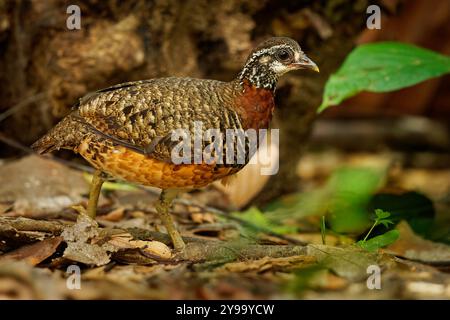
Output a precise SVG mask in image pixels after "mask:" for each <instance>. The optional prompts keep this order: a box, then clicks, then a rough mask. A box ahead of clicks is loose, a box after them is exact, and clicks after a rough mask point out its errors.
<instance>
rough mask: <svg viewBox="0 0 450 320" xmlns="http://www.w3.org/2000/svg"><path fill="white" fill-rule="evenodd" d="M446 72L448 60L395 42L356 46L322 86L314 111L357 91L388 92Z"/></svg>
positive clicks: (335, 103) (449, 70)
mask: <svg viewBox="0 0 450 320" xmlns="http://www.w3.org/2000/svg"><path fill="white" fill-rule="evenodd" d="M448 72H450V58H449V57H447V56H444V55H441V54H438V53H435V52H433V51H430V50H427V49H423V48H419V47H416V46H413V45H409V44H405V43H398V42H378V43H371V44H365V45H361V46H359V47H356V48H355V49H354V50H353V51H352V52H351V53H350V54H349V55H348V57H347V59H346V60H345V61H344V63H343V64H342V66H341V68H340V69H339V70H338V71H337V72H336V73H335V74H333V75H332V76H331V77H330V78H329V79H328V81H327V83H326V85H325V92H324V95H323V101H322V104H321V105H320V107H319V109H318V112H321V111H323V110H325V109H326V108H328V107H330V106H333V105H337V104H339V103H341V102H342V101H343V100H345V99H347V98H349V97H352V96H354V95H356V94H357V93H359V92H361V91H371V92H389V91H394V90H398V89H401V88H405V87H409V86H412V85H414V84H417V83H419V82H422V81H425V80H427V79H430V78H433V77H438V76H441V75H443V74H445V73H448Z"/></svg>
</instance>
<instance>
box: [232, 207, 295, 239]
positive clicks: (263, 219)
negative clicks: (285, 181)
mask: <svg viewBox="0 0 450 320" xmlns="http://www.w3.org/2000/svg"><path fill="white" fill-rule="evenodd" d="M232 215H233V216H236V217H238V218H240V219H242V220H244V221H248V222H250V223H251V224H252V225H254V226H256V227H259V228H261V229H264V230H268V231H272V232H275V233H279V234H287V233H295V232H296V231H297V228H296V227H294V226H285V225H279V224H277V223H275V222H273V221H271V220H270V219H269V218H268V217H267V215H265V214H263V213H262V212H261V211H259V209H258V208H256V207H251V208H249V209H248V210H247V211H244V212H242V213H240V212H234V213H232Z"/></svg>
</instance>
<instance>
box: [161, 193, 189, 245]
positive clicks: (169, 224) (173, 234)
mask: <svg viewBox="0 0 450 320" xmlns="http://www.w3.org/2000/svg"><path fill="white" fill-rule="evenodd" d="M177 194H178V192H177V191H176V190H172V189H171V190H163V191H161V195H160V196H159V200H158V202H157V203H156V211H157V212H158V215H159V218H160V219H161V220H162V222H163V223H164V226H165V227H166V229H167V233H168V234H169V236H170V238H171V239H172V243H173V246H174V248H175V250H177V251H182V250H183V249H184V247H185V244H184V241H183V239H182V238H181V235H180V233H179V232H178V230H177V228H176V227H175V225H174V223H173V219H172V216H171V215H170V213H169V209H170V208H171V206H172V201H173V199H175V198H176V196H177Z"/></svg>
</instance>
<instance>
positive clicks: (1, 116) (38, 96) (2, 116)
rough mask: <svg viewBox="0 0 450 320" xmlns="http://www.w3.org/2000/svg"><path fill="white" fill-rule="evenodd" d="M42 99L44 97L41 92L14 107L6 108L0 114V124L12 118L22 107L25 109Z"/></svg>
mask: <svg viewBox="0 0 450 320" xmlns="http://www.w3.org/2000/svg"><path fill="white" fill-rule="evenodd" d="M44 97H45V93H44V92H41V93H38V94H35V95H32V96H30V97H28V98H25V99H23V100H22V101H20V102H19V103H17V104H16V105H14V106H12V107H10V108H8V109H7V110H6V111H5V112H3V113H1V114H0V122H2V121H3V120H5V119H6V118H8V117H10V116H12V115H13V114H14V113H16V112H17V111H19V110H20V109H22V108H23V107H26V106H27V105H29V104H30V103H32V102H36V101H39V100H42V99H43V98H44Z"/></svg>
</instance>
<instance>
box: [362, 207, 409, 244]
mask: <svg viewBox="0 0 450 320" xmlns="http://www.w3.org/2000/svg"><path fill="white" fill-rule="evenodd" d="M375 215H376V218H375V221H374V223H373V225H372V227H371V228H370V230H369V232H367V234H366V236H365V237H364V239H363V240H360V241H358V242H357V243H356V244H357V245H359V246H360V247H361V248H363V249H366V250H368V251H376V250H377V249H379V248H381V247H384V246H387V245H389V244H391V243H394V242H395V241H396V240H397V239H398V237H399V235H400V234H399V232H398V230H391V231H388V232H386V233H384V234H382V235H379V236H376V237H373V238H371V239H369V240H367V238H368V237H369V235H370V234H371V233H372V231H373V229H374V228H375V227H376V226H378V225H380V224H382V225H383V226H385V227H386V228H388V227H389V225H390V224H394V223H393V222H392V220H391V219H388V218H389V217H390V216H391V214H390V213H389V212H386V211H383V210H381V209H376V210H375Z"/></svg>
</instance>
